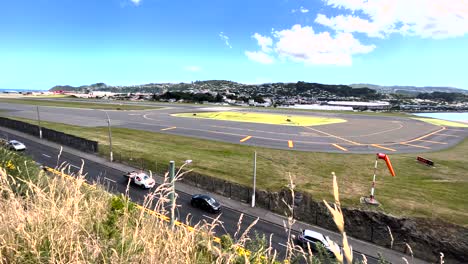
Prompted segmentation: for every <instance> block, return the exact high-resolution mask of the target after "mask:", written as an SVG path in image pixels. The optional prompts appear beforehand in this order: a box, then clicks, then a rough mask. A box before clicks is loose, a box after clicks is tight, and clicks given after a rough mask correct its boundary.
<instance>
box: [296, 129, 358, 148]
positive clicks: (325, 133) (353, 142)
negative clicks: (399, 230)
mask: <svg viewBox="0 0 468 264" xmlns="http://www.w3.org/2000/svg"><path fill="white" fill-rule="evenodd" d="M303 128H306V129H310V130H312V131H315V132H319V133H322V134H324V135H327V136H330V137H334V138H337V139H340V140H343V141H346V142H348V143H351V144H353V145H361V143H358V142H355V141H351V140H348V139H346V138H342V137H339V136H335V135H332V134H330V133H327V132H323V131H320V130H318V129H315V128H311V127H306V126H304V127H303Z"/></svg>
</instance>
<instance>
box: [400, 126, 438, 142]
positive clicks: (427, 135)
mask: <svg viewBox="0 0 468 264" xmlns="http://www.w3.org/2000/svg"><path fill="white" fill-rule="evenodd" d="M445 129H447V128H446V127H442V128H441V129H439V130H436V131H434V132H432V133H429V134H426V135H424V136H421V137H418V138H415V139H413V140H410V141H406V142H405V143H411V142H415V141H418V140H421V139H424V138H427V137H429V136H432V135H434V134H437V133H439V132H440V131H444V130H445Z"/></svg>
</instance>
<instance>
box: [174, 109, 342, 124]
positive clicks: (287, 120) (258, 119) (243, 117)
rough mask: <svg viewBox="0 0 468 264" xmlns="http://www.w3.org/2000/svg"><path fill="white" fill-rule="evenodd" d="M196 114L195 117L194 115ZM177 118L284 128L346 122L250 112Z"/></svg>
mask: <svg viewBox="0 0 468 264" xmlns="http://www.w3.org/2000/svg"><path fill="white" fill-rule="evenodd" d="M194 114H196V115H194ZM173 116H177V117H191V118H203V119H215V120H225V121H236V122H250V123H262V124H270V125H285V126H319V125H328V124H336V123H343V122H346V120H345V119H341V118H326V117H313V116H300V115H281V114H264V113H251V112H204V113H181V114H173Z"/></svg>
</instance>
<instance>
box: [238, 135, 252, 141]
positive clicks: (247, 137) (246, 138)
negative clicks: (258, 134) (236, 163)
mask: <svg viewBox="0 0 468 264" xmlns="http://www.w3.org/2000/svg"><path fill="white" fill-rule="evenodd" d="M251 138H252V136H246V137H245V138H243V139H241V140H239V141H240V142H245V141H247V140H249V139H251Z"/></svg>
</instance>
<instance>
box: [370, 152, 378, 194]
mask: <svg viewBox="0 0 468 264" xmlns="http://www.w3.org/2000/svg"><path fill="white" fill-rule="evenodd" d="M378 161H379V157H378V156H376V157H375V165H374V178H373V179H372V188H371V195H370V202H371V203H373V202H374V192H375V175H376V174H377V162H378Z"/></svg>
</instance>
